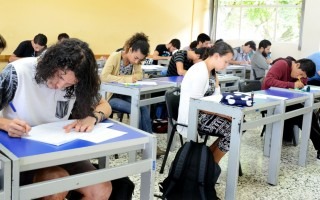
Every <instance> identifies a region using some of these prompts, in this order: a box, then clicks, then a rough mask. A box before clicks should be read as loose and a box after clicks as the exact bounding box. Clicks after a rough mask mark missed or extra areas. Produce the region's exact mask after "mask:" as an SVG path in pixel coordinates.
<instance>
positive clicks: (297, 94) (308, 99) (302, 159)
mask: <svg viewBox="0 0 320 200" xmlns="http://www.w3.org/2000/svg"><path fill="white" fill-rule="evenodd" d="M258 93H260V94H265V95H273V96H278V97H284V98H287V99H286V100H284V104H285V107H287V106H290V105H295V104H303V105H304V107H302V108H300V109H297V110H293V111H290V112H285V113H284V116H283V120H286V119H289V118H293V117H296V116H299V115H303V123H302V130H301V144H300V151H299V160H298V164H299V165H300V166H306V163H307V154H308V144H309V138H310V130H311V121H312V111H313V104H314V99H313V98H314V97H313V95H312V94H311V93H308V92H301V91H296V90H289V89H284V88H275V87H271V88H270V89H269V90H261V91H258ZM270 114H271V113H270V112H269V113H268V114H267V115H270ZM267 129H268V126H267ZM271 137H272V136H271V134H270V131H268V132H266V135H265V143H264V144H265V145H264V155H266V156H269V155H270V154H271V151H270V141H271ZM281 141H282V138H281ZM279 148H280V149H279V150H281V146H280V147H279Z"/></svg>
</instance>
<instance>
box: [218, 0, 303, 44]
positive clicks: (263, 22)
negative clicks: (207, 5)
mask: <svg viewBox="0 0 320 200" xmlns="http://www.w3.org/2000/svg"><path fill="white" fill-rule="evenodd" d="M218 1H219V4H218V14H217V27H216V28H217V30H216V38H217V39H220V38H223V39H225V40H238V39H240V40H261V39H268V40H270V41H277V42H292V43H298V41H299V34H300V20H301V5H302V2H303V0H218Z"/></svg>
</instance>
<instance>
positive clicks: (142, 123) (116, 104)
mask: <svg viewBox="0 0 320 200" xmlns="http://www.w3.org/2000/svg"><path fill="white" fill-rule="evenodd" d="M109 104H110V106H111V108H112V109H115V110H117V111H119V112H124V113H131V97H129V96H124V95H114V97H112V98H111V99H110V100H109ZM139 129H141V130H143V131H145V132H148V133H152V124H151V118H150V112H149V109H148V107H147V106H142V107H140V120H139Z"/></svg>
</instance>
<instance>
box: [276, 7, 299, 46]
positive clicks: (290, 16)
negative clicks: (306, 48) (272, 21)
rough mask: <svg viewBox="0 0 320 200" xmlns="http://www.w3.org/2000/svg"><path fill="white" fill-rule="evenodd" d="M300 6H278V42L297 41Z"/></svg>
mask: <svg viewBox="0 0 320 200" xmlns="http://www.w3.org/2000/svg"><path fill="white" fill-rule="evenodd" d="M300 10H301V8H279V9H278V16H277V26H276V30H277V32H276V37H275V40H276V41H279V42H294V43H298V40H299V30H300V18H301V11H300Z"/></svg>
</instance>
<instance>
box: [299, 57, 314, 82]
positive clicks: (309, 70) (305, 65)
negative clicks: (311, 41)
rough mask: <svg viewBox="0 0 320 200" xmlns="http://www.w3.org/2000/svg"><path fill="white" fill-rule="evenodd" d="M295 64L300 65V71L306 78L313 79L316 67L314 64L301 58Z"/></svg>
mask: <svg viewBox="0 0 320 200" xmlns="http://www.w3.org/2000/svg"><path fill="white" fill-rule="evenodd" d="M295 62H296V63H300V67H299V68H300V69H301V70H302V71H304V72H305V73H306V74H307V77H309V78H310V77H313V76H314V75H315V73H316V65H315V64H314V62H313V61H312V60H310V59H307V58H302V59H300V60H297V61H295Z"/></svg>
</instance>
